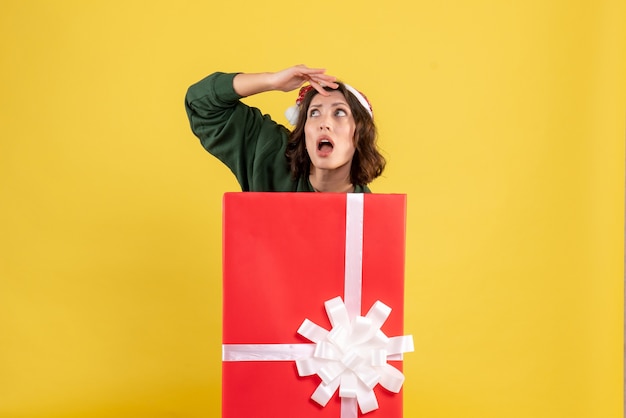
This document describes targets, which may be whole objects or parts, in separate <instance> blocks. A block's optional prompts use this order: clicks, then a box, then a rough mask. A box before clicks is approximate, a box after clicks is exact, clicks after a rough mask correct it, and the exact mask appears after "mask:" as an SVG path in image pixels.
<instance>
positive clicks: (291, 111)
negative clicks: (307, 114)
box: [285, 105, 300, 126]
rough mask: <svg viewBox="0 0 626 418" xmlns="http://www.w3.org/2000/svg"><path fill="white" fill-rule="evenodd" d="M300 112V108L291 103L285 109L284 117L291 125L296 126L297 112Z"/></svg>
mask: <svg viewBox="0 0 626 418" xmlns="http://www.w3.org/2000/svg"><path fill="white" fill-rule="evenodd" d="M299 113H300V108H299V107H298V106H297V105H293V106H291V107H289V108H287V110H286V111H285V117H286V118H287V120H288V121H289V123H291V124H292V125H293V126H296V124H297V123H298V114H299Z"/></svg>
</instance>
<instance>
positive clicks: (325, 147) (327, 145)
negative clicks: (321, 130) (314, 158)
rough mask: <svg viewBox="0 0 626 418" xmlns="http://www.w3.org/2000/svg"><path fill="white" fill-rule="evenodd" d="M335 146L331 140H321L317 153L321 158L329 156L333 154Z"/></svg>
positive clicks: (319, 140)
mask: <svg viewBox="0 0 626 418" xmlns="http://www.w3.org/2000/svg"><path fill="white" fill-rule="evenodd" d="M333 148H335V145H334V144H333V142H332V141H331V140H330V139H329V138H320V139H318V140H317V153H318V154H319V155H321V156H326V155H329V154H330V153H331V152H333Z"/></svg>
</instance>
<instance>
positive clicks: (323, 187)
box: [309, 166, 354, 193]
mask: <svg viewBox="0 0 626 418" xmlns="http://www.w3.org/2000/svg"><path fill="white" fill-rule="evenodd" d="M347 168H348V170H332V171H331V170H321V169H316V168H315V167H313V166H312V167H311V169H310V174H309V181H310V182H311V186H313V189H315V191H316V192H329V193H351V192H353V191H354V185H353V184H352V182H351V181H350V170H349V166H348V167H347ZM346 171H347V172H346Z"/></svg>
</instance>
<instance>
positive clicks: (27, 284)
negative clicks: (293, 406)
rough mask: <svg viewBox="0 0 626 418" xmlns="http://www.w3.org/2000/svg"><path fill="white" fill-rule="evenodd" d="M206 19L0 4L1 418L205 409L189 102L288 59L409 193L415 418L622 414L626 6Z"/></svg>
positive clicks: (146, 6) (204, 247) (386, 188)
mask: <svg viewBox="0 0 626 418" xmlns="http://www.w3.org/2000/svg"><path fill="white" fill-rule="evenodd" d="M214 3H218V2H216V1H190V0H181V1H177V2H167V1H149V2H148V1H145V2H139V1H128V0H125V1H120V0H114V1H89V2H86V1H78V0H75V1H69V0H67V1H61V0H58V1H44V0H29V1H23V0H3V1H2V5H1V6H0V10H1V12H0V64H1V65H0V74H1V77H0V127H1V130H0V132H1V134H0V211H1V213H0V215H1V216H0V237H1V238H0V417H2V418H5V417H6V418H13V417H20V418H51V417H129V418H130V417H132V418H136V417H152V418H158V417H175V416H176V417H212V416H219V411H220V404H219V399H220V366H221V365H220V354H221V353H220V327H221V318H220V312H221V311H220V310H221V283H220V280H221V278H220V275H221V270H220V262H221V261H220V260H221V259H220V252H221V242H220V234H221V218H220V216H221V196H222V194H223V193H224V192H226V191H235V190H237V184H236V183H235V180H234V178H233V177H232V176H231V175H230V173H229V172H228V170H227V169H226V168H225V167H223V166H222V165H221V164H220V163H219V162H217V161H216V160H214V159H213V158H212V157H210V156H209V155H208V154H206V153H205V152H204V151H203V150H202V148H201V147H200V145H199V144H198V142H197V140H196V139H195V138H194V137H193V136H192V134H191V132H190V130H189V128H188V125H187V120H186V116H185V112H184V108H183V97H184V93H185V91H186V88H187V86H188V85H190V84H191V83H193V82H195V81H197V80H199V79H200V78H202V77H203V76H205V75H206V74H208V73H210V72H212V71H215V70H222V71H250V72H251V71H269V70H278V69H281V68H283V67H286V66H289V65H292V64H297V63H306V64H309V65H312V66H324V67H326V68H327V69H328V71H329V73H331V74H334V75H338V76H340V77H341V78H343V79H344V80H345V81H348V82H349V83H351V84H353V85H355V86H357V87H358V88H359V89H361V90H363V91H364V92H365V93H366V94H367V95H368V97H369V98H370V99H371V101H372V102H373V105H374V111H375V114H376V118H377V121H378V124H379V129H380V134H381V145H382V147H383V149H384V151H385V155H386V156H387V157H388V160H389V165H388V169H387V171H386V173H385V176H384V177H383V178H381V179H379V180H377V181H376V182H375V183H374V184H373V185H372V188H373V189H374V191H376V192H401V193H407V194H408V196H409V209H408V231H407V234H408V235H407V237H408V238H407V265H406V273H407V276H406V277H407V294H406V303H407V308H406V331H407V333H412V334H413V335H414V336H415V342H416V352H415V353H413V354H409V355H408V356H407V357H406V375H407V381H406V383H405V389H404V391H405V392H404V393H405V408H406V416H407V417H425V418H426V417H428V418H437V417H446V418H473V417H476V418H503V417H506V418H528V417H533V418H555V417H563V418H575V417H585V418H586V417H589V418H611V417H621V416H622V406H621V404H622V309H623V286H622V277H623V276H622V274H623V273H622V272H623V267H622V265H623V230H624V228H623V220H622V219H623V212H624V205H623V201H624V154H625V149H624V133H625V116H626V77H625V76H624V75H625V74H626V57H625V54H626V52H625V51H626V29H625V28H626V27H625V26H624V24H623V18H624V16H626V5H625V3H624V2H623V1H621V0H600V1H591V0H590V1H566V0H554V1H544V0H525V1H522V0H513V1H510V2H503V1H499V0H471V1H470V0H463V1H453V2H432V1H418V2H413V1H408V0H407V1H404V2H402V1H399V0H390V1H384V2H378V3H375V4H374V3H372V5H370V6H365V3H363V2H362V1H360V0H349V1H345V2H331V3H332V5H331V4H330V3H328V2H327V3H323V4H315V3H312V4H305V3H297V2H293V1H287V0H279V1H273V2H260V1H257V0H244V1H243V2H231V1H222V2H219V3H220V4H219V5H213V4H214ZM294 94H295V93H292V94H282V93H269V94H266V95H264V96H259V97H255V98H252V99H249V100H248V101H249V103H251V104H254V105H257V106H261V107H262V108H263V109H264V110H265V111H266V112H270V113H273V114H275V115H276V116H277V118H278V119H279V120H280V121H284V119H283V116H282V112H283V110H284V108H286V107H287V106H289V105H290V104H291V103H292V101H293V99H294Z"/></svg>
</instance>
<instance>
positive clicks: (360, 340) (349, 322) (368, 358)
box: [222, 193, 414, 418]
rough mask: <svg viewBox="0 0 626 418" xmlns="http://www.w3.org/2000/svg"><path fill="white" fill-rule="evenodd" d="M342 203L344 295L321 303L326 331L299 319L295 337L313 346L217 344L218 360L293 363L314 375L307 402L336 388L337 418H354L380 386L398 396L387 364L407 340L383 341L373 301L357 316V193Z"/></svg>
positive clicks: (381, 313)
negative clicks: (317, 379) (316, 380)
mask: <svg viewBox="0 0 626 418" xmlns="http://www.w3.org/2000/svg"><path fill="white" fill-rule="evenodd" d="M346 196H347V202H346V260H345V282H344V297H345V300H346V303H345V304H344V302H343V301H342V300H341V297H339V296H338V297H336V298H334V299H331V300H328V301H326V302H325V303H324V305H325V307H326V313H327V315H328V318H329V319H330V323H331V325H332V329H331V330H330V331H328V330H326V329H324V328H322V327H320V326H319V325H317V324H315V323H313V322H311V321H309V320H308V319H305V320H304V321H303V322H302V325H300V328H299V329H298V333H299V334H300V335H302V336H303V337H305V338H307V339H308V340H309V341H312V342H313V343H314V344H223V345H222V360H223V361H295V362H296V367H297V369H298V374H299V375H300V376H311V375H314V374H317V375H318V376H319V377H320V378H321V379H322V383H320V384H319V386H318V387H317V389H316V390H315V392H313V395H311V399H313V400H314V401H315V402H317V403H319V404H320V405H322V406H326V404H327V403H328V401H329V400H330V399H331V398H332V396H333V395H334V394H335V392H337V389H339V396H340V397H341V418H356V417H357V415H358V411H357V405H358V407H359V409H360V410H361V412H362V413H363V414H365V413H367V412H370V411H373V410H375V409H378V401H377V400H376V394H375V393H374V391H373V389H374V387H375V386H376V385H377V384H380V385H381V386H382V387H384V388H385V389H387V390H389V391H391V392H394V393H398V392H399V391H400V389H401V387H402V384H403V382H404V375H403V374H402V372H400V371H399V370H398V369H396V368H395V367H393V366H391V365H390V364H388V363H387V360H402V353H407V352H411V351H413V350H414V348H413V337H412V336H411V335H405V336H400V337H387V336H386V335H385V334H384V333H383V332H382V331H381V329H380V328H381V326H382V325H383V323H384V322H385V321H386V320H387V317H388V316H389V314H390V313H391V308H390V307H388V306H387V305H385V304H384V303H382V302H380V301H377V302H375V303H374V305H373V306H372V307H371V309H370V310H369V312H368V313H367V315H365V316H364V317H363V316H360V314H361V288H362V265H363V194H361V193H349V194H347V195H346Z"/></svg>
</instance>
